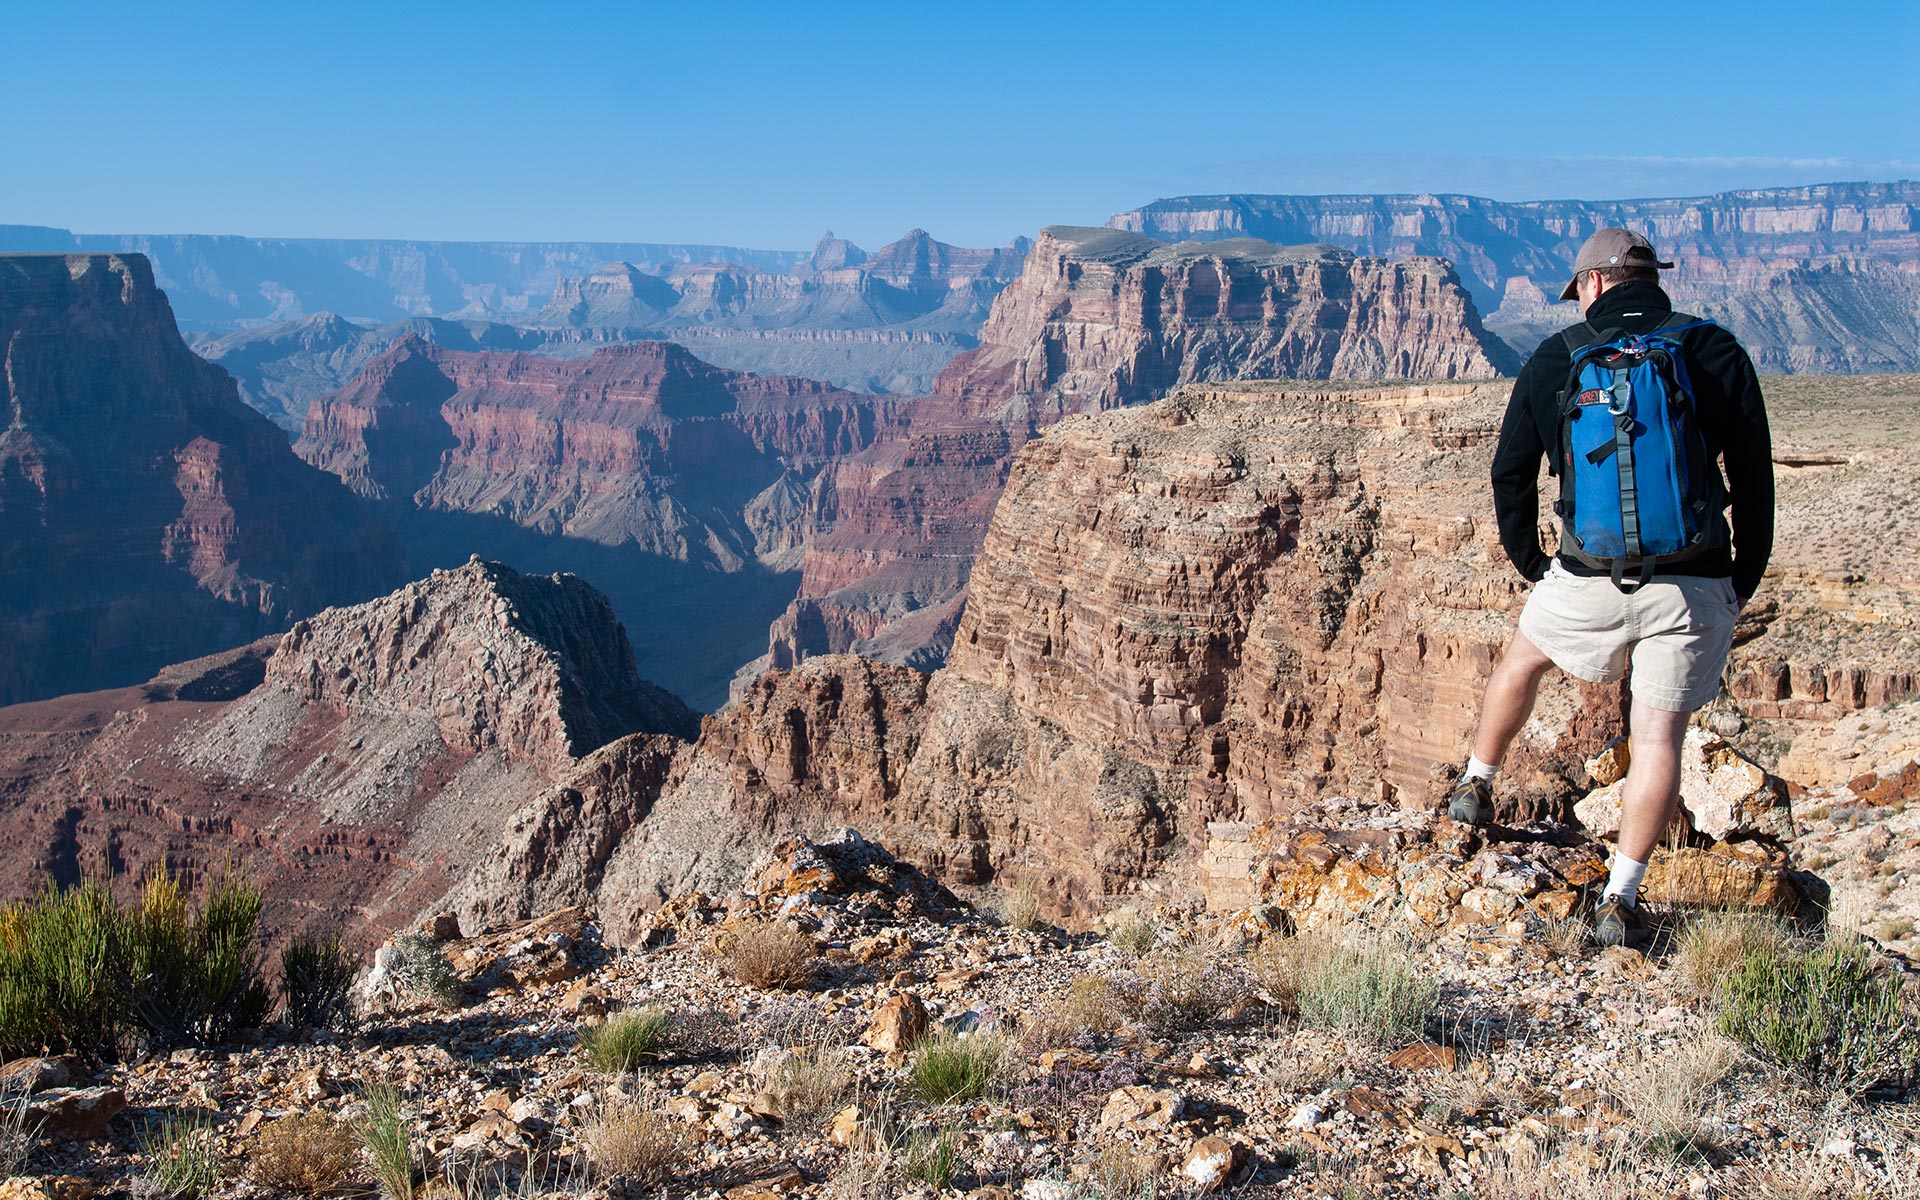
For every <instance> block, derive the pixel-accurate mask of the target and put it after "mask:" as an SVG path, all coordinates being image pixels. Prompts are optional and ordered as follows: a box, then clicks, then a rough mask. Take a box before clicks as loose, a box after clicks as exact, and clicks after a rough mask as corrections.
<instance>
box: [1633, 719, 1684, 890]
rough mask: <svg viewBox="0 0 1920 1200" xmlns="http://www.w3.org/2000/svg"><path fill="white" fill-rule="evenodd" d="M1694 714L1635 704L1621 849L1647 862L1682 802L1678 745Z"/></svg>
mask: <svg viewBox="0 0 1920 1200" xmlns="http://www.w3.org/2000/svg"><path fill="white" fill-rule="evenodd" d="M1691 716H1692V714H1691V713H1683V712H1668V711H1667V710H1666V709H1664V708H1655V707H1653V706H1652V705H1651V704H1642V703H1641V702H1640V701H1638V700H1635V701H1634V702H1633V713H1632V716H1631V717H1630V718H1629V720H1630V721H1631V723H1632V725H1631V727H1632V730H1633V754H1632V756H1631V757H1630V758H1629V759H1628V765H1627V780H1626V783H1625V784H1624V785H1622V787H1621V789H1620V842H1619V852H1620V853H1621V854H1624V855H1626V856H1627V857H1628V858H1631V859H1633V860H1634V861H1635V862H1646V861H1648V859H1649V858H1651V857H1652V855H1653V848H1654V847H1655V846H1657V845H1659V844H1660V839H1661V837H1662V836H1664V835H1665V834H1666V832H1667V823H1668V822H1669V821H1671V820H1673V813H1674V810H1675V809H1676V808H1678V807H1679V806H1680V743H1681V740H1682V739H1683V738H1685V737H1686V734H1687V721H1688V718H1690V717H1691Z"/></svg>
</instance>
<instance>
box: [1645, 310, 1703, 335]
mask: <svg viewBox="0 0 1920 1200" xmlns="http://www.w3.org/2000/svg"><path fill="white" fill-rule="evenodd" d="M1717 324H1719V322H1718V321H1715V320H1714V319H1713V318H1711V317H1696V316H1694V315H1693V314H1692V313H1683V312H1677V313H1673V314H1671V315H1670V316H1668V317H1667V319H1666V320H1664V321H1662V322H1660V324H1659V325H1658V326H1656V327H1655V328H1654V330H1653V332H1654V333H1656V334H1674V333H1684V332H1686V331H1687V330H1689V329H1699V328H1702V327H1704V326H1707V325H1717Z"/></svg>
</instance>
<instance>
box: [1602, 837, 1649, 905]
mask: <svg viewBox="0 0 1920 1200" xmlns="http://www.w3.org/2000/svg"><path fill="white" fill-rule="evenodd" d="M1646 877H1647V864H1645V863H1643V862H1635V861H1634V860H1633V859H1631V858H1628V857H1627V856H1626V855H1624V854H1622V853H1620V852H1619V851H1618V850H1615V851H1614V852H1613V869H1612V870H1610V871H1608V872H1607V890H1606V892H1605V893H1603V894H1602V896H1601V899H1603V900H1604V899H1607V898H1608V897H1612V896H1618V897H1619V898H1620V903H1622V904H1624V905H1626V906H1627V907H1628V908H1632V907H1634V906H1635V905H1636V904H1637V903H1638V902H1639V899H1640V881H1641V880H1642V879H1645V878H1646Z"/></svg>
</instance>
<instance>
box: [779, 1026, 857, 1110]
mask: <svg viewBox="0 0 1920 1200" xmlns="http://www.w3.org/2000/svg"><path fill="white" fill-rule="evenodd" d="M754 1074H755V1075H756V1076H757V1077H758V1082H759V1085H760V1090H761V1091H763V1092H765V1093H767V1094H768V1095H770V1096H772V1097H773V1098H774V1100H775V1101H776V1102H777V1103H778V1104H779V1106H780V1115H781V1116H782V1118H784V1119H786V1120H788V1121H792V1120H795V1119H796V1118H810V1119H817V1118H819V1117H822V1116H825V1115H826V1114H827V1113H829V1112H831V1111H833V1109H834V1107H835V1106H836V1105H837V1104H838V1103H839V1102H840V1099H841V1098H842V1097H844V1096H845V1095H846V1094H847V1093H848V1092H849V1091H851V1090H852V1089H853V1084H854V1076H853V1066H852V1063H851V1062H850V1060H849V1058H848V1055H847V1050H846V1047H844V1046H830V1045H821V1044H815V1045H802V1046H795V1047H791V1048H780V1049H775V1050H772V1051H770V1052H767V1053H765V1054H763V1055H762V1057H761V1058H760V1060H759V1061H758V1062H757V1063H756V1064H755V1069H754Z"/></svg>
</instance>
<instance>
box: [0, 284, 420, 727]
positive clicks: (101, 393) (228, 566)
mask: <svg viewBox="0 0 1920 1200" xmlns="http://www.w3.org/2000/svg"><path fill="white" fill-rule="evenodd" d="M0 347H4V358H5V377H4V380H0V389H3V390H0V399H3V400H4V405H5V409H4V411H5V414H6V419H7V427H6V429H5V430H4V432H0V528H4V536H0V704H4V703H10V702H13V701H18V700H24V699H29V698H35V697H44V696H51V695H55V694H58V693H62V692H72V691H82V690H89V689H92V688H97V687H101V686H105V685H108V684H122V683H128V682H133V681H137V680H139V679H144V678H146V677H147V676H149V675H151V674H152V673H153V672H154V671H155V670H157V669H159V668H160V667H161V666H163V665H165V664H167V663H171V662H178V661H180V660H183V659H188V658H193V657H196V656H198V655H201V654H205V653H208V652H211V651H214V650H219V649H224V648H226V647H229V646H232V645H235V644H236V643H240V642H246V641H249V640H251V639H253V638H255V637H257V636H259V635H261V634H264V633H268V632H271V631H274V630H278V629H282V628H285V627H286V625H287V624H288V623H289V622H290V621H292V620H295V619H297V618H299V617H302V616H307V615H311V614H312V613H314V612H317V611H319V610H320V609H322V608H325V607H327V606H328V605H332V604H338V603H343V602H348V601H354V600H359V599H362V598H364V597H367V596H370V595H373V594H375V593H377V592H381V591H385V590H386V589H387V588H390V587H392V586H393V585H394V584H396V583H398V582H399V581H400V580H401V579H403V578H404V577H405V566H404V562H403V560H402V558H401V554H400V548H399V544H398V541H397V540H396V538H395V536H394V534H393V533H392V531H391V530H390V529H388V528H387V527H386V526H385V525H384V524H383V523H381V522H380V521H379V520H378V519H377V518H376V517H374V516H372V515H371V514H370V513H368V512H366V511H365V510H364V509H363V507H362V506H361V505H360V504H359V503H358V502H356V500H355V499H354V497H353V496H352V494H351V493H349V492H348V491H347V490H346V488H345V487H343V486H342V485H341V484H340V482H339V481H338V480H337V479H334V478H333V477H332V476H329V475H327V474H325V473H323V472H321V471H318V470H315V469H314V468H312V467H310V466H308V465H307V464H306V463H303V462H301V461H300V460H299V459H298V458H297V457H295V456H294V454H293V452H292V450H291V449H290V448H289V447H288V445H287V441H286V437H285V435H284V434H282V433H281V431H279V430H278V429H276V428H274V426H273V425H272V424H270V423H269V422H268V421H267V420H266V418H264V417H262V416H260V415H259V414H258V413H256V412H255V411H253V410H252V409H250V408H248V407H247V406H246V405H245V404H242V403H241V402H240V399H239V397H238V396H237V394H236V392H235V389H234V385H233V381H232V380H231V379H230V378H228V377H227V375H226V373H225V372H223V371H221V370H220V369H219V368H217V367H213V366H210V365H209V364H207V363H206V362H204V361H203V360H201V359H200V358H199V357H198V356H196V355H195V354H193V352H192V351H190V350H189V349H188V348H187V346H186V344H185V343H184V342H183V341H181V339H180V336H179V334H178V332H177V331H176V329H175V327H174V320H173V314H172V311H171V309H170V307H169V306H168V303H167V298H166V297H165V296H164V295H163V294H162V293H161V292H160V290H159V289H158V287H157V286H156V285H155V281H154V278H153V275H152V273H151V271H150V270H149V268H148V265H147V262H146V260H145V259H144V258H141V257H140V256H138V255H126V256H122V255H117V254H75V255H60V254H49V255H13V256H6V257H3V258H0Z"/></svg>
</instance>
